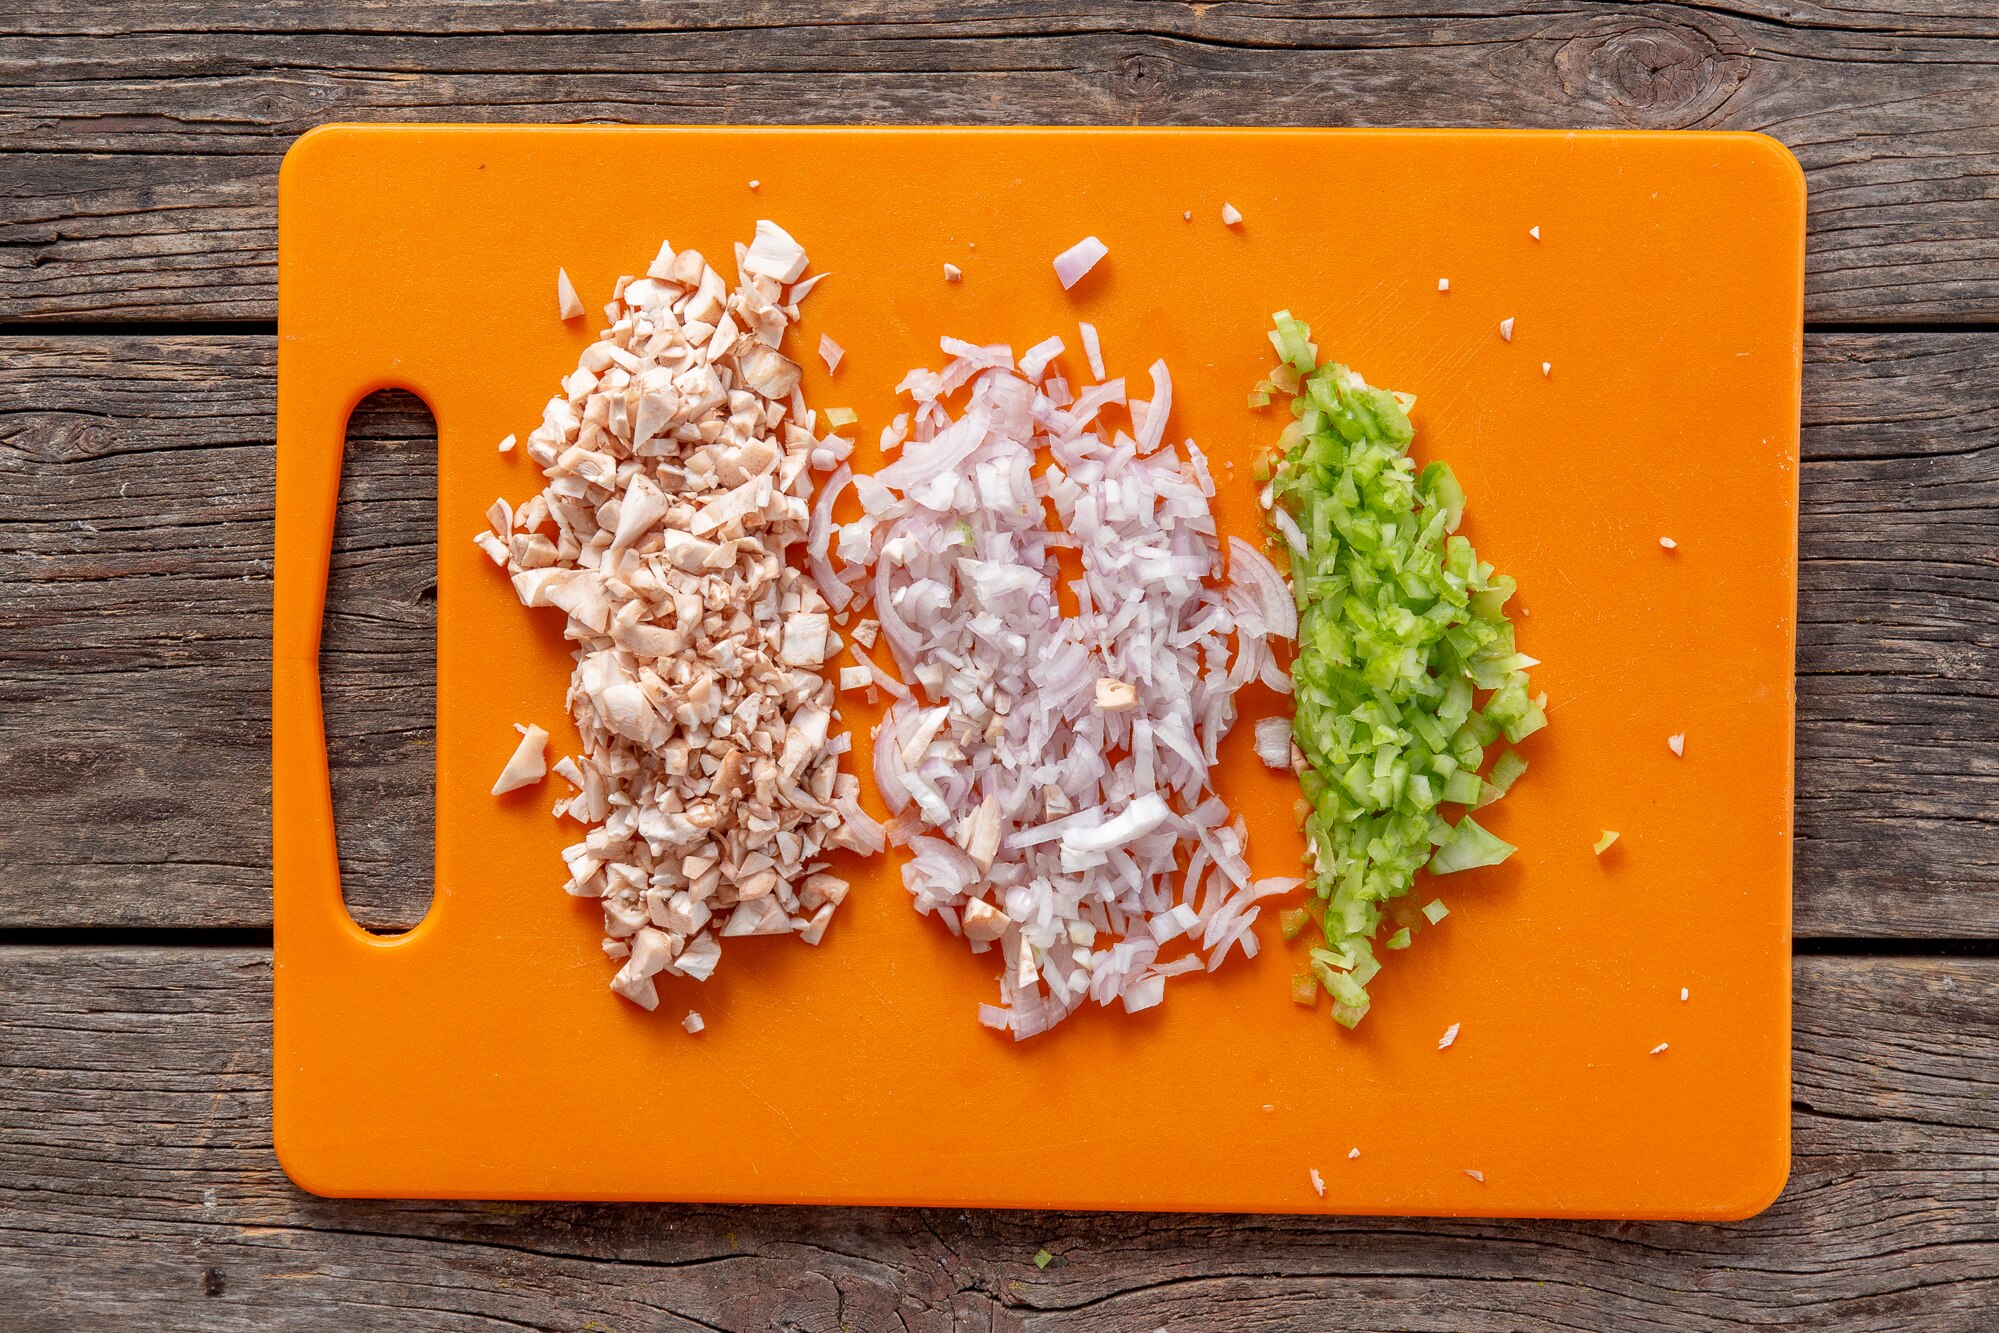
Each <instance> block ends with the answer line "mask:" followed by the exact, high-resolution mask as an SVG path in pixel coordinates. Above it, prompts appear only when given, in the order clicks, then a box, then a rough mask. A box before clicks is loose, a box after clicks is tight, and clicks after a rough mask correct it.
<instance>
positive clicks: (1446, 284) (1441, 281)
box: [1437, 278, 1451, 292]
mask: <svg viewBox="0 0 1999 1333" xmlns="http://www.w3.org/2000/svg"><path fill="white" fill-rule="evenodd" d="M1450 289H1451V280H1450V279H1449V278H1438V279H1437V290H1438V291H1440V292H1447V291H1449V290H1450Z"/></svg>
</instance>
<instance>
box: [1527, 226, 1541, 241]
mask: <svg viewBox="0 0 1999 1333" xmlns="http://www.w3.org/2000/svg"><path fill="white" fill-rule="evenodd" d="M1527 234H1528V235H1529V236H1532V237H1533V238H1534V239H1535V240H1537V241H1538V240H1540V239H1541V229H1540V228H1539V227H1529V228H1528V229H1527Z"/></svg>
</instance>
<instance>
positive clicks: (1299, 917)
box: [1277, 907, 1312, 940]
mask: <svg viewBox="0 0 1999 1333" xmlns="http://www.w3.org/2000/svg"><path fill="white" fill-rule="evenodd" d="M1311 919H1312V914H1311V913H1310V912H1307V911H1306V910H1305V909H1304V908H1302V907H1288V908H1286V909H1285V910H1284V911H1282V912H1279V913H1278V914H1277V929H1278V931H1279V933H1281V934H1282V935H1283V936H1284V938H1285V939H1287V940H1295V939H1297V938H1298V934H1299V932H1300V931H1302V930H1304V929H1305V923H1306V922H1307V921H1310V920H1311Z"/></svg>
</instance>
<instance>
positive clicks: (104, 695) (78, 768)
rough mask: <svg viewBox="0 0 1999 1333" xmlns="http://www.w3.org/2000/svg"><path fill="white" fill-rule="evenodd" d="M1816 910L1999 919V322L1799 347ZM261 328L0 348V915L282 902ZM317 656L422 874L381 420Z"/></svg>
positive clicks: (344, 757) (423, 574) (1911, 925)
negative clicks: (3, 817)
mask: <svg viewBox="0 0 1999 1333" xmlns="http://www.w3.org/2000/svg"><path fill="white" fill-rule="evenodd" d="M1808 359H1809V364H1808V369H1807V376H1806V405H1805V458H1806V463H1805V467H1804V471H1803V517H1802V549H1803V564H1802V571H1801V581H1802V594H1801V608H1800V614H1801V623H1800V639H1801V643H1800V650H1799V671H1800V678H1799V704H1798V717H1799V745H1798V750H1799V759H1798V825H1797V828H1798V837H1797V886H1798V893H1797V907H1798V916H1797V928H1798V931H1799V933H1800V934H1804V935H1817V936H1855V937H1864V936H1915V937H1921V936H1930V937H1936V936H1943V937H1974V936H1975V937H1985V938H1991V937H1995V936H1999V821H1995V820H1994V819H1993V818H1992V817H1991V811H1993V810H1994V809H1999V757H1995V755H1994V752H1993V749H1992V745H1991V738H1992V737H1993V736H1994V735H1995V734H1999V616H1995V615H1994V611H1993V608H1994V602H1995V599H1999V468H1995V467H1994V450H1995V442H1999V336H1994V335H1989V334H1951V335H1875V334H1868V335H1860V334H1837V335H1826V336H1815V337H1813V338H1811V339H1810V340H1809V341H1808ZM271 394H272V385H271V346H270V342H269V340H268V339H256V338H179V339H172V340H162V339H148V338H124V339H99V338H60V339H34V338H17V339H12V340H0V403H3V404H4V407H0V413H4V416H0V532H4V533H5V534H6V538H5V540H4V541H0V800H4V801H5V802H7V804H8V808H9V811H10V823H11V824H12V826H13V827H12V830H11V831H10V836H9V837H8V838H7V839H6V840H5V841H4V842H0V924H4V925H82V924H100V925H205V926H225V925H247V926H261V925H267V924H268V923H269V921H270V882H269V868H268V867H269V859H268V843H269V819H268V811H269V781H270V779H269V764H268V744H269V732H268V717H269V690H270V679H269V657H268V643H267V635H268V618H269V613H270V584H269V577H270V564H269V558H270V549H269V548H270V524H271V490H272V471H271V469H272V452H271V445H270V438H271V408H270V403H271V401H272V399H271ZM362 430H363V431H364V432H365V433H366V434H367V435H368V436H370V437H371V439H370V441H369V443H368V444H367V446H366V447H365V448H364V449H362V450H361V451H360V454H359V456H358V457H357V460H356V462H357V465H356V466H355V467H354V468H351V469H350V470H349V474H350V475H349V477H348V484H349V485H350V487H355V488H359V489H360V490H362V491H364V492H365V493H366V494H367V496H368V497H369V500H370V503H369V504H367V505H366V506H362V507H356V508H350V509H348V510H346V511H344V512H343V517H342V524H343V526H342V533H341V541H340V545H341V553H340V563H339V564H338V565H337V568H338V569H340V570H342V571H344V572H345V573H346V574H347V576H348V577H346V578H344V579H342V578H336V581H335V587H334V589H333V593H334V596H333V600H332V602H331V607H332V611H333V613H334V620H333V622H332V624H331V625H330V628H329V634H328V642H327V655H326V662H325V665H326V674H327V688H328V705H327V706H328V710H329V726H330V727H331V729H332V733H333V734H332V736H331V738H330V744H331V747H332V754H333V758H334V762H335V769H336V778H337V785H338V786H339V789H340V791H341V792H342V793H343V795H344V796H345V797H346V798H347V799H345V800H343V804H342V808H341V810H340V815H341V819H342V825H341V827H342V849H343V852H344V853H345V859H346V875H347V881H348V891H349V895H350V901H352V902H354V903H355V904H356V905H357V911H358V912H359V913H360V914H361V915H362V917H363V919H364V920H368V921H370V922H373V923H376V924H379V925H382V926H385V927H389V926H396V925H406V924H409V923H410V922H412V921H414V920H415V919H416V918H417V917H419V916H420V915H421V914H422V911H423V906H424V904H425V903H426V902H427V901H428V887H427V885H425V884H423V883H422V882H420V881H421V876H418V877H416V878H415V879H412V878H411V877H410V876H408V875H406V874H404V873H403V872H402V870H401V867H403V866H405V865H410V864H415V865H424V864H427V863H428V856H429V844H428V831H427V828H428V821H427V819H426V818H425V817H424V815H423V813H422V811H423V804H424V802H425V801H426V800H427V798H428V793H429V790H430V786H429V784H430V762H431V759H430V750H429V748H428V743H429V742H428V734H427V728H426V727H425V725H424V721H425V715H426V710H427V702H426V701H427V700H428V699H429V698H430V694H429V691H430V689H431V686H430V684H429V682H428V678H427V677H426V676H425V675H424V668H423V663H424V662H425V660H426V654H427V653H428V651H429V644H430V641H431V636H432V634H433V626H434V623H435V622H434V606H433V605H432V603H431V602H430V601H429V589H430V587H431V577H432V575H431V571H430V565H429V558H430V557H429V553H428V547H427V543H428V539H429V536H430V531H431V524H432V522H433V521H434V520H433V517H432V514H433V509H434V504H433V501H432V494H433V489H432V488H433V486H434V472H433V471H432V470H431V469H432V466H433V464H432V463H431V460H430V458H429V455H428V453H427V450H426V447H425V445H424V443H423V441H422V437H423V432H424V421H423V416H422V412H421V409H420V408H416V407H414V406H412V405H410V404H409V403H407V402H406V404H405V406H404V407H402V408H391V410H388V411H386V412H384V413H381V414H377V415H375V416H374V417H373V419H372V420H371V421H370V422H367V423H364V425H363V426H362Z"/></svg>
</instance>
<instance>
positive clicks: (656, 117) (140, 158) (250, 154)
mask: <svg viewBox="0 0 1999 1333" xmlns="http://www.w3.org/2000/svg"><path fill="white" fill-rule="evenodd" d="M0 22H4V24H5V31H4V34H0V152H4V154H5V160H6V162H7V164H8V169H7V171H6V173H5V174H4V177H3V178H0V181H4V183H0V320H28V319H36V320H70V321H76V320H93V319H120V320H172V319H180V320H187V319H270V318H272V316H273V313H274V310H273V308H274V301H275V297H274V281H273V272H274V268H273V266H274V249H275V239H276V216H275V208H274V206H273V205H274V200H275V184H276V179H277V170H278V161H279V157H280V155H281V154H282V152H283V151H284V149H285V147H286V146H287V145H288V144H289V143H290V141H291V140H292V139H293V138H295V137H296V136H297V135H299V134H300V133H302V132H303V131H305V130H306V129H309V128H311V127H312V126H314V125H317V124H322V123H325V122H327V121H334V120H347V121H385V120H396V121H467V120H477V121H509V122H521V121H585V122H592V123H610V124H649V123H696V124H705V123H725V122H727V123H783V122H793V123H799V122H803V123H839V122H858V123H929V124H995V123H1019V122H1030V123H1032V122H1042V123H1052V124H1204V125H1227V124H1299V125H1356V126H1365V125H1465V126H1481V125H1518V126H1528V127H1559V128H1582V127H1607V128H1646V129H1657V128H1701V129H1741V130H1763V131H1767V132H1769V133H1771V134H1774V135H1775V136H1776V137H1777V138H1779V139H1781V140H1782V141H1783V142H1784V143H1786V144H1787V145H1789V146H1790V147H1791V148H1792V150H1793V151H1794V152H1795V153H1796V154H1797V155H1798V157H1799V158H1800V160H1801V161H1802V162H1803V164H1804V166H1805V168H1806V171H1807V174H1808V176H1809V179H1810V184H1811V222H1810V227H1811V247H1810V255H1809V259H1808V270H1809V278H1808V289H1809V297H1808V309H1809V313H1810V317H1811V318H1813V319H1814V320H1821V321H1838V322H1869V323H1894V322H1906V321H1917V320H1920V321H1931V322H1940V321H1986V322H1990V321H1992V320H1994V319H1995V318H1999V183H1996V182H1999V117H1995V116H1994V115H1993V105H1994V101H1993V89H1994V86H1995V80H1999V11H1995V10H1994V9H1993V7H1992V5H1991V4H1990V3H1989V0H1855V2H1854V3H1852V4H1846V5H1838V6H1834V5H1831V4H1823V5H1821V4H1811V3H1787V2H1785V0H1744V2H1743V3H1738V4H1731V5H1701V4H1663V3H1662V4H1644V5H1615V6H1606V5H1602V4H1594V3H1587V2H1586V0H1553V2H1552V3H1549V4H1545V5H1540V6H1535V7H1533V8H1532V9H1531V10H1526V9H1522V8H1521V7H1519V6H1517V5H1515V4H1513V3H1511V0H1466V3H1462V4H1456V5H1452V6H1448V7H1445V6H1439V5H1436V4H1434V3H1425V2H1424V0H1367V3H1362V4H1352V5H1347V4H1332V3H1315V2H1308V0H1273V2H1268V3H1227V4H1202V3H1193V4H1181V3H1160V2H1156V0H1155V2H1153V3H1136V2H1112V0H1085V3H1080V4H1074V3H1064V4H1056V3H1053V0H1042V2H1039V3H1022V2H1021V0H1009V2H1007V3H972V2H971V0H918V2H917V3H908V4H902V5H899V6H896V7H894V8H893V9H892V10H890V9H885V8H884V7H882V6H876V5H868V4H861V3H856V0H837V2H836V3H833V4H818V3H809V2H808V0H746V2H745V3H740V4H730V5H727V6H721V5H716V4H713V3H699V2H697V0H676V2H673V3H661V4H649V5H645V6H612V5H591V6H576V5H570V6H549V5H546V4H541V3H534V2H533V0H503V2H501V3H490V4H482V5H479V6H464V5H458V4H452V3H448V0H411V3H404V4H383V3H378V2H371V0H343V2H337V3H315V4H296V3H294V4H269V5H257V6H242V7H218V6H214V5H208V4H201V3H196V2H195V0H132V3H123V4H119V5H115V6H103V5H97V6H89V5H79V4H76V3H73V0H20V2H19V3H16V4H14V5H12V6H10V10H9V13H8V16H7V18H6V19H5V20H0Z"/></svg>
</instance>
